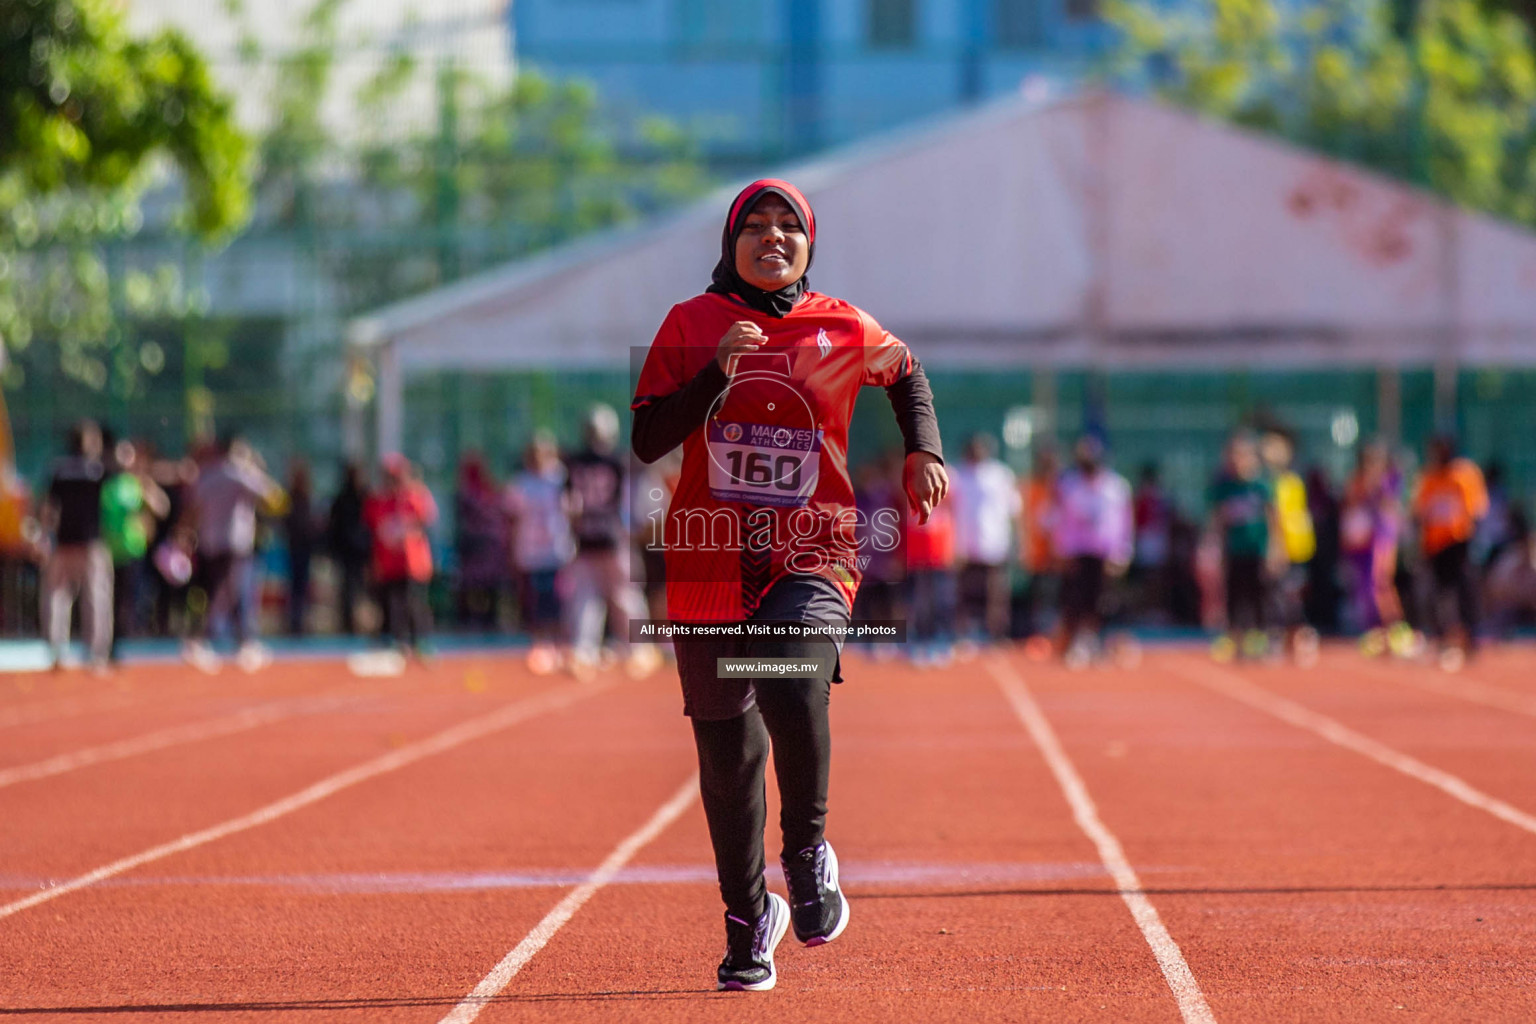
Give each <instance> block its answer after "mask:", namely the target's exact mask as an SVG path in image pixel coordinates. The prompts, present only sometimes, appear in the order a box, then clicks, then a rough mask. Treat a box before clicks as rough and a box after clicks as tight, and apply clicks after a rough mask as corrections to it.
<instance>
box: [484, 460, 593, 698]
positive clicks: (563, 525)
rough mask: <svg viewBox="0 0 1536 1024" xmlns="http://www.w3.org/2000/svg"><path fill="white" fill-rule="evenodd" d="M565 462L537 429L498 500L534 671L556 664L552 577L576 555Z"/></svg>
mask: <svg viewBox="0 0 1536 1024" xmlns="http://www.w3.org/2000/svg"><path fill="white" fill-rule="evenodd" d="M565 477H566V474H565V465H564V464H563V463H562V462H561V461H560V449H559V447H558V446H557V445H556V443H555V438H554V435H552V434H550V433H548V432H546V431H542V430H541V431H539V432H538V433H536V434H534V436H533V440H531V441H530V442H528V447H527V448H526V449H525V450H524V452H523V470H522V472H520V473H518V474H517V475H516V476H514V477H513V478H512V479H511V481H509V482H508V484H507V489H506V493H505V495H503V498H502V507H503V508H504V509H505V511H506V515H507V520H508V524H509V526H510V527H511V532H512V561H513V565H514V566H515V567H516V569H517V572H518V607H519V609H520V610H521V615H522V627H523V629H524V631H526V632H527V634H528V636H529V638H530V639H531V640H532V642H533V646H532V648H531V649H530V650H529V652H528V667H529V668H530V669H532V670H533V671H534V672H535V673H536V674H539V675H543V674H544V673H547V672H550V671H553V670H554V668H555V667H556V666H557V665H558V663H559V657H558V654H557V651H558V648H559V645H560V620H561V615H560V598H559V595H558V593H557V591H556V587H555V584H556V578H557V576H558V574H559V572H560V569H561V568H562V567H563V566H564V565H565V564H566V563H567V562H569V561H570V560H571V556H572V555H573V554H574V553H575V549H576V545H575V541H574V540H573V539H572V538H571V524H570V519H569V517H568V516H567V514H566V495H565V484H566V479H565Z"/></svg>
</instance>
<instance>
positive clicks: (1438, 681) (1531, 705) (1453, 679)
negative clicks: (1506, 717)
mask: <svg viewBox="0 0 1536 1024" xmlns="http://www.w3.org/2000/svg"><path fill="white" fill-rule="evenodd" d="M1366 671H1367V673H1368V674H1369V675H1370V676H1371V678H1373V679H1382V680H1385V679H1391V680H1392V681H1393V682H1394V683H1400V684H1402V685H1404V686H1415V687H1417V688H1419V689H1420V690H1428V691H1429V692H1430V693H1438V694H1440V695H1441V696H1443V697H1458V698H1460V699H1461V700H1465V701H1470V702H1471V703H1473V704H1483V705H1486V706H1488V707H1490V708H1498V709H1499V710H1500V711H1513V712H1515V713H1516V714H1520V715H1530V716H1531V717H1532V718H1536V695H1533V694H1529V693H1520V692H1518V691H1516V690H1507V689H1505V688H1503V687H1502V686H1490V685H1489V684H1487V683H1484V682H1480V681H1479V680H1476V679H1468V678H1467V677H1465V676H1443V675H1430V674H1429V673H1428V671H1426V670H1425V669H1422V668H1419V667H1417V666H1414V667H1412V668H1409V669H1408V670H1407V671H1404V672H1392V673H1390V674H1389V673H1388V672H1387V671H1386V669H1385V668H1376V667H1374V666H1369V665H1368V666H1367V668H1366Z"/></svg>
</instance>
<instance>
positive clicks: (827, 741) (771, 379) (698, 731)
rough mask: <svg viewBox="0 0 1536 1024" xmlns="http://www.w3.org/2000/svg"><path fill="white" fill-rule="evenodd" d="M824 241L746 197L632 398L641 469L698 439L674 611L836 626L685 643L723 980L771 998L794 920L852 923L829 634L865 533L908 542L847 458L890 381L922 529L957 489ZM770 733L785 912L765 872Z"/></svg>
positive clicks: (686, 688) (805, 216)
mask: <svg viewBox="0 0 1536 1024" xmlns="http://www.w3.org/2000/svg"><path fill="white" fill-rule="evenodd" d="M815 245H816V220H815V214H814V213H813V212H812V210H811V206H810V204H809V203H808V202H806V199H805V197H804V196H803V195H801V194H800V191H799V190H798V189H796V188H795V187H794V186H793V185H791V184H789V183H788V182H784V181H778V180H773V179H765V180H762V181H757V182H754V183H752V184H751V185H749V186H747V187H746V188H745V189H744V190H743V191H742V192H741V193H740V194H739V195H738V196H737V197H736V199H735V201H734V202H733V203H732V204H731V208H730V211H729V213H728V214H727V216H726V221H725V230H724V232H723V234H722V236H721V251H720V262H719V264H718V265H717V266H716V267H715V271H714V280H713V283H712V284H711V285H710V286H709V288H708V290H707V291H706V292H705V293H704V294H703V295H699V296H696V297H694V298H692V299H689V300H688V301H687V302H683V303H680V304H678V305H676V306H673V307H672V310H671V312H670V313H668V314H667V318H666V320H665V321H664V322H663V323H662V325H661V329H660V330H659V331H658V332H657V335H656V339H655V341H653V342H652V343H651V348H650V351H649V352H648V353H647V355H646V359H645V364H644V367H643V368H642V370H641V373H640V378H639V381H638V384H637V387H636V393H635V400H634V403H633V404H632V406H631V408H632V409H633V411H634V426H633V446H634V451H635V454H636V455H637V456H638V457H639V458H640V459H641V460H642V461H643V462H647V463H650V462H654V461H656V460H657V459H659V458H661V457H662V456H663V455H665V454H667V453H668V452H670V451H671V450H673V449H674V448H676V447H677V446H678V445H679V444H681V445H682V446H683V468H682V473H681V476H680V478H679V480H678V485H677V490H676V492H675V493H674V494H673V497H672V501H671V504H670V506H669V507H668V511H667V519H666V533H665V541H666V569H667V614H668V617H669V619H670V620H671V621H673V622H678V623H721V622H736V623H741V622H750V623H769V622H790V623H801V624H810V625H813V626H817V627H830V629H828V630H826V631H825V632H823V634H822V638H815V637H812V638H798V639H776V640H771V641H749V640H746V639H742V638H729V637H728V638H720V639H704V640H681V641H679V642H677V643H676V645H675V647H676V651H677V667H678V675H679V677H680V678H681V681H682V688H683V713H684V714H685V715H688V716H689V718H690V719H691V721H692V726H693V735H694V743H695V745H696V747H697V748H698V756H699V778H700V789H701V791H702V795H703V801H704V813H705V817H706V818H707V819H708V822H709V834H710V842H711V844H712V845H713V846H714V851H715V865H716V868H717V870H718V873H719V878H720V895H721V897H722V898H723V899H724V901H725V931H726V952H725V958H724V959H723V960H722V961H721V963H720V968H719V971H718V975H717V977H718V982H719V987H720V988H722V989H747V990H752V991H760V990H764V989H770V988H772V987H773V986H774V983H775V981H776V980H777V975H776V973H775V970H774V963H773V954H774V949H775V948H776V947H777V945H778V943H779V940H780V939H781V938H783V936H784V933H785V931H786V930H787V929H788V928H789V926H790V925H791V923H792V924H793V926H794V929H795V936H796V938H798V939H799V940H800V941H802V942H804V943H805V944H806V945H812V946H814V945H820V944H822V943H825V942H830V941H832V940H833V939H835V938H837V936H838V935H840V934H841V933H842V931H843V929H844V928H845V927H846V926H847V924H848V901H847V899H846V898H844V896H843V894H842V891H841V889H840V888H839V886H838V870H837V857H836V855H835V854H834V853H833V851H832V846H831V844H830V843H828V842H827V841H826V838H825V836H824V828H825V824H826V816H827V783H828V775H829V767H830V762H831V735H830V732H829V729H828V724H827V707H828V702H829V699H830V693H831V689H830V684H831V683H833V682H840V681H841V676H840V674H839V671H838V670H839V659H838V653H839V651H840V648H841V639H840V638H839V639H829V637H835V636H836V630H837V629H838V628H840V627H845V626H846V625H847V624H848V622H849V616H850V609H851V608H852V604H853V597H854V594H855V592H856V590H857V589H858V583H859V579H860V575H861V574H860V569H861V567H862V564H863V563H862V562H861V560H860V558H861V556H860V554H859V552H858V550H857V548H858V543H859V541H858V537H859V536H865V537H866V538H869V537H872V538H874V539H875V540H874V542H875V543H883V542H888V543H889V544H890V545H891V547H892V548H894V546H895V545H896V543H897V542H898V540H899V536H898V534H897V532H896V531H897V530H899V523H900V516H899V514H893V515H892V516H891V520H892V521H891V522H888V523H875V524H868V523H864V524H862V525H863V526H864V527H866V528H862V529H861V528H859V526H860V524H861V521H860V519H859V513H858V511H857V510H856V508H855V506H854V500H853V484H852V481H851V480H850V478H849V475H848V464H847V450H848V424H849V420H850V418H851V416H852V414H853V407H854V401H855V399H856V398H857V397H858V392H859V389H860V388H861V387H863V386H865V385H869V384H875V385H881V386H883V387H884V388H885V389H886V393H887V395H888V396H889V397H890V400H891V404H892V407H893V408H894V410H895V413H896V419H897V422H898V424H899V425H900V428H901V432H902V437H903V440H904V442H905V447H906V452H907V455H906V464H905V467H904V475H903V483H904V487H905V491H906V497H907V500H908V501H909V502H910V503H911V505H912V507H913V508H914V509H916V510H917V513H918V516H919V518H920V519H922V520H926V519H927V517H928V514H929V513H930V512H932V510H933V508H934V507H935V506H936V505H937V504H938V503H939V502H940V501H942V500H943V499H944V496H945V494H946V492H947V491H948V486H949V484H948V478H947V476H946V474H945V471H944V464H943V452H942V449H941V446H940V443H939V431H938V420H937V419H936V417H935V416H934V412H933V396H932V393H931V391H930V390H929V387H928V380H927V377H926V375H925V374H924V373H923V370H922V368H921V367H920V366H919V365H918V362H917V360H916V359H914V358H913V356H912V354H911V352H909V351H908V349H907V346H906V345H905V344H903V343H902V342H901V341H899V340H898V339H896V338H895V337H893V336H892V335H891V334H890V333H889V332H887V331H885V330H884V329H882V328H881V327H880V325H879V324H878V323H876V322H875V320H874V319H873V318H872V317H870V316H869V314H867V313H865V312H864V311H863V310H860V309H858V308H857V307H855V306H852V305H850V304H849V303H846V302H843V301H842V300H840V299H834V298H831V297H829V296H825V295H818V294H816V293H815V292H812V291H810V289H809V286H808V284H807V281H806V277H805V271H806V268H807V267H809V266H810V263H811V258H812V256H813V255H814V252H815ZM887 511H889V510H887ZM871 525H873V527H874V528H873V529H868V528H867V527H869V526H871ZM734 657H750V658H754V659H761V658H783V659H793V660H796V661H799V662H801V663H802V664H805V663H810V662H815V663H816V664H817V666H818V668H817V670H816V671H815V672H814V673H813V674H810V675H809V676H801V677H790V676H788V675H786V676H777V675H771V674H764V673H765V672H768V671H769V670H768V669H759V671H758V674H757V675H756V676H755V677H753V676H746V677H743V676H736V675H731V674H729V672H726V673H722V672H721V671H719V667H718V665H717V659H718V658H734ZM770 742H771V743H772V747H773V752H774V769H775V774H776V775H777V777H778V784H779V796H780V802H781V806H782V811H781V814H780V819H779V825H780V829H781V831H782V833H783V847H782V855H781V863H782V865H783V868H784V876H785V880H786V882H787V884H788V888H789V904H786V903H785V901H784V900H783V898H782V897H780V896H778V895H777V894H774V893H769V892H768V891H767V886H766V885H765V883H764V879H763V870H764V864H763V829H764V826H765V817H766V798H765V794H764V784H763V775H764V767H765V765H766V763H767V760H768V750H769V744H770ZM791 904H792V906H791Z"/></svg>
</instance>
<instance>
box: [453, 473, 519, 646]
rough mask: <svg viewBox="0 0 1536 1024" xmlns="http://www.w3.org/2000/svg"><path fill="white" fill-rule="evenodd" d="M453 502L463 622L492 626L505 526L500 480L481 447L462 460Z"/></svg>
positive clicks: (501, 580) (501, 582) (502, 577)
mask: <svg viewBox="0 0 1536 1024" xmlns="http://www.w3.org/2000/svg"><path fill="white" fill-rule="evenodd" d="M453 507H454V519H453V522H454V544H453V547H454V553H455V555H456V557H457V560H458V565H459V580H458V583H459V594H458V606H459V621H460V622H461V623H462V624H464V625H467V626H474V627H477V628H479V629H494V628H495V627H496V621H497V612H498V610H499V608H498V606H499V604H500V602H501V592H502V589H503V588H504V587H505V586H506V583H507V530H506V520H505V517H504V516H503V514H502V509H501V502H500V501H499V500H498V497H497V494H496V485H495V483H494V482H493V481H492V480H491V477H490V474H489V473H488V472H487V471H486V468H485V460H484V459H483V458H482V457H481V455H480V453H479V452H470V453H469V454H467V455H465V456H464V458H463V460H462V461H461V462H460V464H459V488H458V493H457V494H455V495H454V503H453Z"/></svg>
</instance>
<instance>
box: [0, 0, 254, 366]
mask: <svg viewBox="0 0 1536 1024" xmlns="http://www.w3.org/2000/svg"><path fill="white" fill-rule="evenodd" d="M247 150H248V147H247V143H246V140H245V138H244V137H243V136H242V135H241V133H240V132H239V130H238V129H237V127H236V125H235V122H234V118H233V114H232V109H231V103H230V100H229V99H228V98H227V97H226V96H224V95H223V94H222V93H221V92H220V91H219V90H218V89H217V88H215V86H214V84H213V81H212V78H211V76H210V75H209V72H208V69H207V66H206V64H205V63H204V61H203V59H202V58H201V56H200V55H199V54H198V53H197V52H196V50H195V49H194V48H193V47H192V45H191V44H190V43H189V42H188V41H187V39H186V38H185V37H184V36H182V35H180V34H179V33H176V32H162V33H159V34H157V35H155V36H153V37H150V38H143V39H139V38H134V37H132V36H130V35H129V33H128V32H127V30H126V28H125V27H124V24H123V16H122V13H121V10H120V5H119V4H116V3H113V2H112V0H0V337H3V339H4V343H5V344H6V345H7V346H8V347H9V348H11V349H12V350H22V349H25V348H27V346H28V345H29V344H30V343H32V342H33V341H34V340H46V341H50V342H54V343H56V344H57V345H58V348H59V362H60V365H61V366H62V367H63V368H64V370H65V372H66V373H68V374H69V375H70V376H72V377H75V378H77V379H79V380H81V381H83V382H85V383H87V384H90V385H92V386H95V387H98V388H99V387H101V386H104V385H105V384H106V382H107V378H108V372H109V371H108V366H109V360H111V359H117V358H119V357H124V358H121V359H120V362H121V363H122V366H123V367H124V368H125V369H132V368H133V367H135V366H145V367H148V366H151V365H152V364H153V363H154V359H153V354H152V353H151V354H150V357H149V358H148V360H147V361H146V360H141V359H139V358H138V356H137V354H136V353H119V352H113V351H112V349H113V342H114V341H116V340H118V339H119V334H118V332H117V330H116V328H117V324H118V320H119V316H118V312H119V311H124V310H128V311H131V310H137V311H143V312H150V311H160V312H163V311H164V310H165V308H166V306H167V305H168V304H170V305H174V304H175V302H176V301H178V300H177V295H176V293H177V292H178V291H179V289H178V288H177V287H176V282H175V280H174V275H171V274H168V273H166V272H163V271H158V270H156V269H155V268H153V267H151V268H141V269H139V270H136V271H129V270H126V269H124V268H121V267H112V266H111V264H110V262H109V260H108V259H107V258H106V257H105V254H104V250H105V247H107V246H108V245H110V244H111V243H113V242H114V241H117V240H121V239H126V238H128V237H130V236H132V235H134V234H135V233H137V232H138V231H139V230H140V228H141V226H142V223H143V216H142V214H141V211H140V207H139V199H140V197H141V195H142V193H143V190H144V188H145V187H146V185H147V184H148V183H149V182H150V181H151V180H153V178H154V175H155V173H156V172H157V171H158V170H161V169H163V168H164V167H166V166H169V167H171V168H173V169H174V170H175V171H176V172H177V180H178V181H179V183H180V186H181V189H182V193H183V198H184V199H185V202H184V204H183V209H182V213H181V215H180V216H179V218H178V227H179V228H181V229H184V230H185V231H188V232H191V233H193V234H195V235H197V236H200V237H201V238H204V239H210V240H211V239H218V238H222V237H227V236H228V235H229V234H230V233H231V232H233V231H234V230H235V229H237V228H238V227H239V226H240V225H241V224H242V223H243V222H244V220H245V218H246V216H247V208H248V203H249V195H248V175H247ZM13 372H14V371H13Z"/></svg>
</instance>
